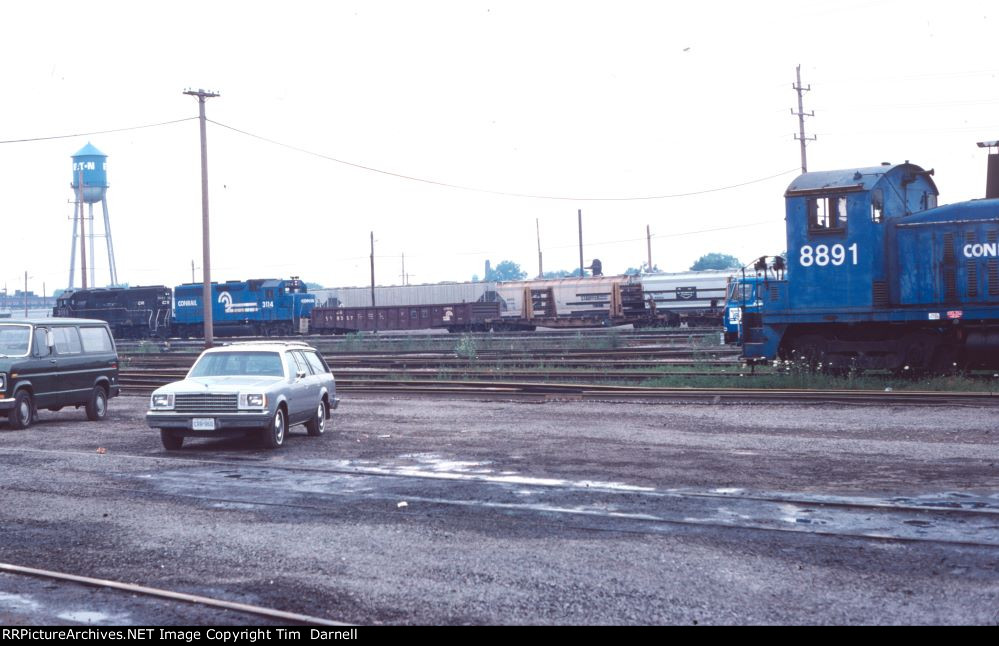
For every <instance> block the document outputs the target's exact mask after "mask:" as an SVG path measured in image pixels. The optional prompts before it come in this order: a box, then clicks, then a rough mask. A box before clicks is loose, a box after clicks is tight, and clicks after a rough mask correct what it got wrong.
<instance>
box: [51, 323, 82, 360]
mask: <svg viewBox="0 0 999 646" xmlns="http://www.w3.org/2000/svg"><path fill="white" fill-rule="evenodd" d="M52 336H54V337H55V347H56V352H58V353H59V354H80V352H81V351H82V350H83V347H82V346H81V345H80V333H79V332H77V331H76V328H75V327H54V328H52Z"/></svg>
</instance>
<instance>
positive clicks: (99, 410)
mask: <svg viewBox="0 0 999 646" xmlns="http://www.w3.org/2000/svg"><path fill="white" fill-rule="evenodd" d="M107 416H108V394H107V392H106V391H105V390H104V389H103V388H101V387H100V386H94V391H93V392H92V393H90V399H88V400H87V419H89V420H90V421H91V422H100V421H102V420H103V419H104V418H105V417H107Z"/></svg>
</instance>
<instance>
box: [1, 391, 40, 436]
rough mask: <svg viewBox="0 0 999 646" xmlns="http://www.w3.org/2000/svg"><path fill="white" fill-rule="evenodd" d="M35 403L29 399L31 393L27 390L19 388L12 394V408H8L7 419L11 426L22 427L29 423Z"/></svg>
mask: <svg viewBox="0 0 999 646" xmlns="http://www.w3.org/2000/svg"><path fill="white" fill-rule="evenodd" d="M34 408H35V403H34V402H33V401H32V400H31V393H29V392H28V391H27V390H19V391H18V392H17V395H15V396H14V408H12V409H10V413H8V415H7V420H8V421H9V422H10V427H11V428H16V429H22V428H28V426H30V425H31V416H32V411H34Z"/></svg>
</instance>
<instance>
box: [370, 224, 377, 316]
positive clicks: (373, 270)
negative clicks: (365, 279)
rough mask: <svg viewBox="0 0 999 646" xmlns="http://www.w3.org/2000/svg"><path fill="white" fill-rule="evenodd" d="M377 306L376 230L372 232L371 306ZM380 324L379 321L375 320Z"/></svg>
mask: <svg viewBox="0 0 999 646" xmlns="http://www.w3.org/2000/svg"><path fill="white" fill-rule="evenodd" d="M374 306H375V232H374V231H372V232H371V307H374ZM375 324H376V325H377V324H378V321H377V320H376V321H375Z"/></svg>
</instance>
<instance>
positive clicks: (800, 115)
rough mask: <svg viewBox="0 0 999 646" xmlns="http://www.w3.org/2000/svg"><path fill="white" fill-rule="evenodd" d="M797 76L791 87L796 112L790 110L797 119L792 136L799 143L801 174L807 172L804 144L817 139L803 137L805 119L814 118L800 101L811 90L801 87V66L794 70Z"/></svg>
mask: <svg viewBox="0 0 999 646" xmlns="http://www.w3.org/2000/svg"><path fill="white" fill-rule="evenodd" d="M795 69H796V70H797V74H798V82H797V83H795V84H794V85H792V86H791V87H792V88H794V90H795V91H796V92H797V93H798V111H797V112H795V111H794V108H791V114H793V115H797V117H798V134H796V135H795V136H794V138H795V139H797V140H798V141H800V142H801V172H802V173H807V172H808V158H807V157H806V156H805V142H807V141H815V140H816V139H818V137H815V136H812V137H806V136H805V117H814V116H815V111H814V110H813V111H811V112H808V113H806V112H805V104H804V101H803V100H802V95H803V94H804V93H805V92H808V91H810V90H811V89H812V86H811V85H809V86H808V87H801V65H798V67H796V68H795Z"/></svg>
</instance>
